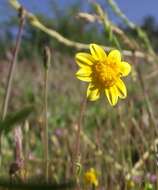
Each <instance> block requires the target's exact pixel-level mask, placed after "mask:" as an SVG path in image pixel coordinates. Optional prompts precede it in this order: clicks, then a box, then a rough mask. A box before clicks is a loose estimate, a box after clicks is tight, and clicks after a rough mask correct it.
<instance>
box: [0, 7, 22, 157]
mask: <svg viewBox="0 0 158 190" xmlns="http://www.w3.org/2000/svg"><path fill="white" fill-rule="evenodd" d="M19 20H20V23H19V28H18V33H17V37H16V44H15V48H14V51H13V57H12V59H11V63H10V69H9V74H8V78H7V84H6V92H5V97H4V101H3V106H2V119H4V118H5V116H6V114H7V110H8V104H9V98H10V92H11V88H12V81H13V76H14V71H15V68H16V63H17V56H18V53H19V49H20V44H21V37H22V33H23V29H24V23H25V10H24V9H23V7H21V8H20V9H19ZM0 157H2V134H0ZM0 160H1V158H0Z"/></svg>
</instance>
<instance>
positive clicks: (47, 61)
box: [43, 47, 51, 182]
mask: <svg viewBox="0 0 158 190" xmlns="http://www.w3.org/2000/svg"><path fill="white" fill-rule="evenodd" d="M50 57H51V55H50V49H49V48H48V47H45V49H44V130H43V131H44V136H43V138H44V139H43V141H44V161H45V177H46V182H48V178H49V171H48V170H49V147H48V116H47V113H48V68H49V65H50Z"/></svg>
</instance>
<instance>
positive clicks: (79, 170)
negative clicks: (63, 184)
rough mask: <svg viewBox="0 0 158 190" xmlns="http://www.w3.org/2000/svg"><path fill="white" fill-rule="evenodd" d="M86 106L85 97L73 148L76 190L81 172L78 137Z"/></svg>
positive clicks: (78, 189)
mask: <svg viewBox="0 0 158 190" xmlns="http://www.w3.org/2000/svg"><path fill="white" fill-rule="evenodd" d="M86 105H87V98H86V96H85V97H84V98H83V100H82V102H81V107H80V113H79V119H78V123H77V130H76V147H75V156H74V159H75V160H74V161H75V163H73V172H74V164H76V167H77V169H76V171H75V177H76V181H77V187H76V190H80V184H79V178H78V176H79V174H80V172H81V164H80V160H81V152H80V137H81V126H82V122H83V117H84V113H85V109H86Z"/></svg>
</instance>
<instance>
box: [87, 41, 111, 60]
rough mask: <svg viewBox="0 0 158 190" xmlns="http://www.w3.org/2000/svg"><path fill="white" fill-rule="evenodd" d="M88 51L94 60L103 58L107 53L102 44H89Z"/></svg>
mask: <svg viewBox="0 0 158 190" xmlns="http://www.w3.org/2000/svg"><path fill="white" fill-rule="evenodd" d="M90 52H91V54H92V56H93V58H94V59H95V60H105V59H106V58H107V55H106V53H105V51H104V49H103V47H102V46H99V45H97V44H90Z"/></svg>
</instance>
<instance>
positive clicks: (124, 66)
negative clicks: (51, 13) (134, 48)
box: [119, 61, 131, 77]
mask: <svg viewBox="0 0 158 190" xmlns="http://www.w3.org/2000/svg"><path fill="white" fill-rule="evenodd" d="M119 68H120V72H121V74H122V76H123V77H125V76H127V75H128V74H129V73H130V72H131V65H130V64H129V63H127V62H125V61H122V62H120V63H119Z"/></svg>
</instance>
